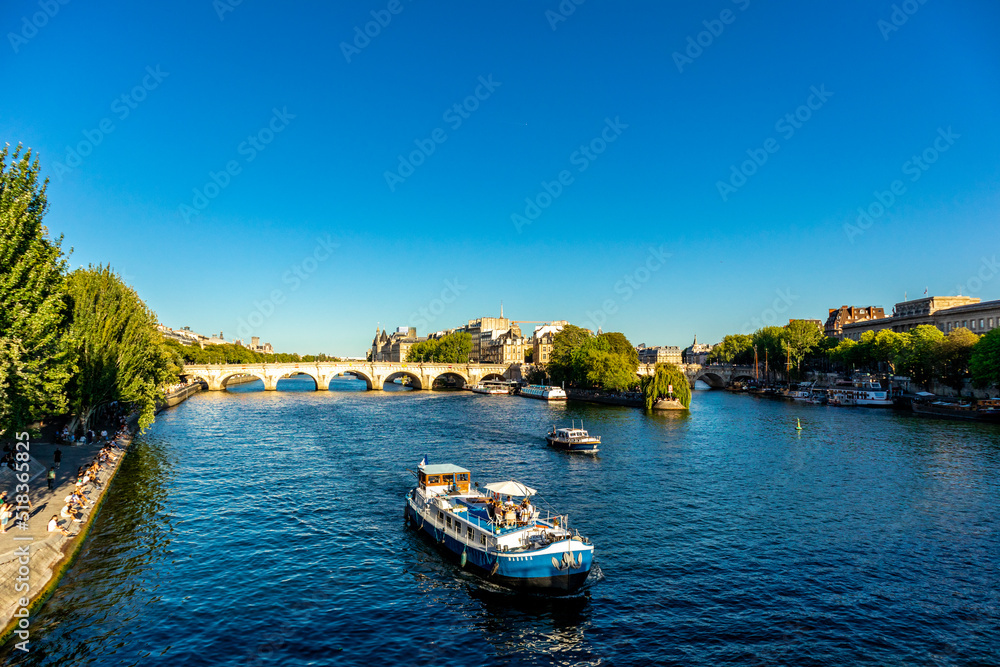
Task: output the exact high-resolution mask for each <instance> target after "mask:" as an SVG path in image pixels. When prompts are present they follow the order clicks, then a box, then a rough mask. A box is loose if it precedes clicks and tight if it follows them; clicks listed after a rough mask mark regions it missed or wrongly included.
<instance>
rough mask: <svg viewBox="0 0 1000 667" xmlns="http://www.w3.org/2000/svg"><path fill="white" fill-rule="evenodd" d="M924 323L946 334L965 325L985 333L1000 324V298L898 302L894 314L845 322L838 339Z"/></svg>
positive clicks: (855, 338) (900, 330)
mask: <svg viewBox="0 0 1000 667" xmlns="http://www.w3.org/2000/svg"><path fill="white" fill-rule="evenodd" d="M921 325H930V326H934V327H937V328H938V329H940V330H941V331H942V332H943V333H946V334H947V333H948V332H950V331H954V330H955V329H961V328H963V327H964V328H966V329H969V330H970V331H972V332H973V333H977V334H984V333H986V332H988V331H991V330H993V329H995V328H997V327H998V326H1000V301H986V302H981V301H980V300H979V299H978V298H976V297H971V296H931V297H924V298H922V299H913V300H910V301H902V302H900V303H897V304H896V307H895V308H894V309H893V313H892V316H891V317H885V318H881V319H875V320H868V321H862V322H855V323H853V324H845V325H844V326H843V328H842V331H841V333H840V335H839V336H837V338H841V339H843V338H848V339H850V340H855V341H857V340H860V339H861V336H862V335H863V334H864V333H865V332H866V331H876V332H877V331H882V330H883V329H889V330H891V331H895V332H898V333H902V332H906V331H910V330H911V329H914V328H915V327H918V326H921Z"/></svg>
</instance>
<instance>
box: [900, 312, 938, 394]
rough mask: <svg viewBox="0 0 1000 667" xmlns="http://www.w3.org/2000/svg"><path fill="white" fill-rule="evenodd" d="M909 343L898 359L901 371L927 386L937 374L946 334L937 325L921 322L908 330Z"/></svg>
mask: <svg viewBox="0 0 1000 667" xmlns="http://www.w3.org/2000/svg"><path fill="white" fill-rule="evenodd" d="M906 336H907V337H908V338H909V339H910V340H909V343H908V345H907V346H906V348H905V349H904V350H903V352H902V353H900V356H899V358H898V359H897V360H896V367H897V368H899V370H900V372H902V373H903V374H905V375H909V376H910V377H911V378H912V379H913V380H914V381H915V382H916V383H917V384H920V385H922V386H924V387H926V386H927V385H928V384H930V382H931V380H933V379H934V378H935V377H936V376H937V371H938V368H939V365H940V353H941V343H943V342H944V334H943V333H941V330H940V329H938V328H937V327H935V326H931V325H929V324H921V325H920V326H918V327H914V328H913V329H911V330H910V331H908V332H906Z"/></svg>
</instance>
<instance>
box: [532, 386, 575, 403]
mask: <svg viewBox="0 0 1000 667" xmlns="http://www.w3.org/2000/svg"><path fill="white" fill-rule="evenodd" d="M521 396H527V397H528V398H540V399H542V400H543V401H565V400H566V392H565V391H563V389H562V388H561V387H547V386H545V385H541V384H529V385H528V386H527V387H523V388H522V389H521Z"/></svg>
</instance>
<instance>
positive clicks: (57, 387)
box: [0, 146, 73, 433]
mask: <svg viewBox="0 0 1000 667" xmlns="http://www.w3.org/2000/svg"><path fill="white" fill-rule="evenodd" d="M8 157H9V159H10V163H9V164H8ZM38 169H39V167H38V158H37V156H36V157H35V159H34V160H32V154H31V151H30V149H29V150H28V151H25V152H24V153H23V154H22V153H21V147H20V146H18V147H17V148H16V149H15V150H14V153H13V155H10V154H9V148H7V147H5V148H3V150H0V433H12V432H14V431H20V430H22V429H23V428H24V427H26V426H27V425H28V424H30V423H32V422H34V421H36V420H38V419H40V418H41V417H43V416H44V415H46V414H51V413H54V412H60V411H62V410H64V409H65V408H66V399H65V395H64V393H63V388H64V386H65V384H66V382H67V381H68V379H69V377H70V375H71V373H72V370H73V364H72V357H71V353H70V349H69V345H68V344H67V341H66V330H67V323H68V309H67V308H66V305H65V290H66V285H65V277H64V276H65V268H66V262H65V259H64V258H63V255H62V250H61V247H60V246H61V244H62V237H59V238H58V239H55V240H53V239H51V238H49V235H48V230H46V228H45V227H44V226H43V225H42V217H43V216H44V215H45V212H46V210H47V208H48V200H47V198H46V188H47V186H48V181H46V182H44V183H41V184H39V181H38Z"/></svg>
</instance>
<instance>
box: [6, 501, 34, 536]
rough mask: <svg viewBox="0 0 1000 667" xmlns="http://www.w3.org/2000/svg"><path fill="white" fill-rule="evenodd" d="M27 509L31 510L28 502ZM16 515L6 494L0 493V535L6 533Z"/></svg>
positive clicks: (12, 503)
mask: <svg viewBox="0 0 1000 667" xmlns="http://www.w3.org/2000/svg"><path fill="white" fill-rule="evenodd" d="M22 509H23V508H22ZM28 509H32V507H31V501H30V500H29V501H28ZM16 514H17V512H16V507H15V505H14V502H13V501H12V500H11V499H10V498H9V497H8V495H7V492H6V491H4V492H3V493H0V535H3V534H4V533H6V532H7V527H8V526H10V525H11V524H12V522H13V520H14V517H15V516H16Z"/></svg>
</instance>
